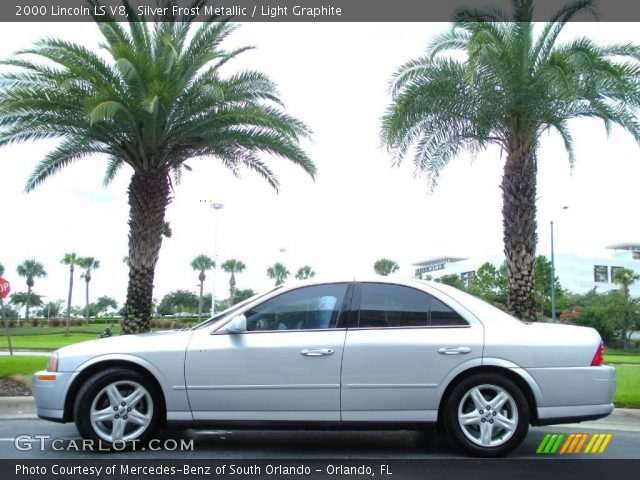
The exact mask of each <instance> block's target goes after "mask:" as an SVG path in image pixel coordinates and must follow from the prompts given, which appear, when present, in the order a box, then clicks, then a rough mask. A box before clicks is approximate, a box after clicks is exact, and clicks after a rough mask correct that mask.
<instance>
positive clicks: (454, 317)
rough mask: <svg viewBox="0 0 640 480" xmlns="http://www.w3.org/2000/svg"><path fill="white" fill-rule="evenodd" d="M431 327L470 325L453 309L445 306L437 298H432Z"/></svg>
mask: <svg viewBox="0 0 640 480" xmlns="http://www.w3.org/2000/svg"><path fill="white" fill-rule="evenodd" d="M431 325H433V326H436V327H438V326H446V325H468V323H467V321H466V320H465V319H464V318H462V317H461V316H460V315H458V313H456V312H455V311H454V310H453V309H452V308H451V307H449V306H447V305H445V304H444V303H442V302H441V301H440V300H438V299H437V298H435V297H431Z"/></svg>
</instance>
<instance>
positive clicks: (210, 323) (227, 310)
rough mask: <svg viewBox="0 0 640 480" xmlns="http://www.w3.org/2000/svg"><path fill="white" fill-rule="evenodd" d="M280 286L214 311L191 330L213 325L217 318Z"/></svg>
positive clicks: (231, 312)
mask: <svg viewBox="0 0 640 480" xmlns="http://www.w3.org/2000/svg"><path fill="white" fill-rule="evenodd" d="M280 287H281V286H280V285H279V286H277V287H276V288H273V289H271V290H269V291H268V292H263V293H258V294H257V295H254V296H253V297H249V298H247V299H246V300H243V301H242V302H240V303H236V304H235V305H231V306H230V307H229V308H227V309H226V310H223V311H222V312H219V313H216V314H215V315H214V316H213V317H211V318H210V319H208V320H205V321H204V322H202V323H199V324H198V325H196V326H195V327H193V330H196V329H198V328H204V327H209V326H211V325H213V324H214V323H216V322H218V321H219V320H222V319H223V318H226V317H228V316H229V315H231V314H233V313H235V312H237V311H238V310H241V309H242V307H244V306H245V305H248V304H250V303H252V302H254V301H256V300H259V299H260V298H262V297H264V296H266V295H269V294H270V293H271V292H273V291H274V290H277V289H279V288H280Z"/></svg>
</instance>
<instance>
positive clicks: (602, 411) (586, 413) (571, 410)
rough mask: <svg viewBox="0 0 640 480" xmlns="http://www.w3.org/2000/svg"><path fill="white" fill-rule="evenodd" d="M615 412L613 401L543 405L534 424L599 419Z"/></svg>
mask: <svg viewBox="0 0 640 480" xmlns="http://www.w3.org/2000/svg"><path fill="white" fill-rule="evenodd" d="M611 412H613V403H608V404H605V405H578V406H572V407H541V408H538V418H537V420H535V421H534V422H532V423H533V424H534V425H557V424H560V423H579V422H586V421H588V420H597V419H599V418H603V417H606V416H607V415H610V414H611Z"/></svg>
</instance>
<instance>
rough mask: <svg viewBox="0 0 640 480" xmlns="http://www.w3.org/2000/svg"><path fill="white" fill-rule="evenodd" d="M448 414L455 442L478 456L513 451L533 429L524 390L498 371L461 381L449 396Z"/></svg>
mask: <svg viewBox="0 0 640 480" xmlns="http://www.w3.org/2000/svg"><path fill="white" fill-rule="evenodd" d="M478 394H479V395H480V396H478ZM481 403H484V404H485V405H481ZM487 407H489V409H487ZM444 416H445V427H446V429H447V432H448V433H449V435H450V436H451V438H452V439H453V441H454V442H455V443H456V444H457V445H458V446H459V447H460V448H462V449H463V450H464V451H465V452H467V453H469V454H470V455H473V456H476V457H501V456H503V455H507V454H508V453H511V452H512V451H514V450H515V449H516V448H518V446H520V444H521V443H522V441H523V440H524V438H525V436H526V435H527V431H528V430H529V404H528V402H527V399H526V398H525V396H524V394H523V393H522V390H521V389H520V388H519V387H518V386H517V385H516V384H515V383H514V382H512V381H511V380H509V379H508V378H505V377H503V376H501V375H498V374H495V373H481V374H477V375H473V376H471V377H469V378H466V379H464V380H462V381H461V382H460V383H458V384H457V385H456V386H455V387H454V388H453V390H452V391H451V394H450V395H449V396H448V398H447V404H446V406H445V412H444Z"/></svg>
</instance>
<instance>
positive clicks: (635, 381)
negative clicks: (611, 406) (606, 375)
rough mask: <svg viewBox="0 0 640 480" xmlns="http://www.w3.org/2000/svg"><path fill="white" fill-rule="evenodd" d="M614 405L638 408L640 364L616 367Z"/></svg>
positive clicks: (639, 401)
mask: <svg viewBox="0 0 640 480" xmlns="http://www.w3.org/2000/svg"><path fill="white" fill-rule="evenodd" d="M616 378H617V381H618V382H617V385H616V400H615V403H616V407H628V408H640V366H638V367H637V366H634V365H618V366H617V367H616Z"/></svg>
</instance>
